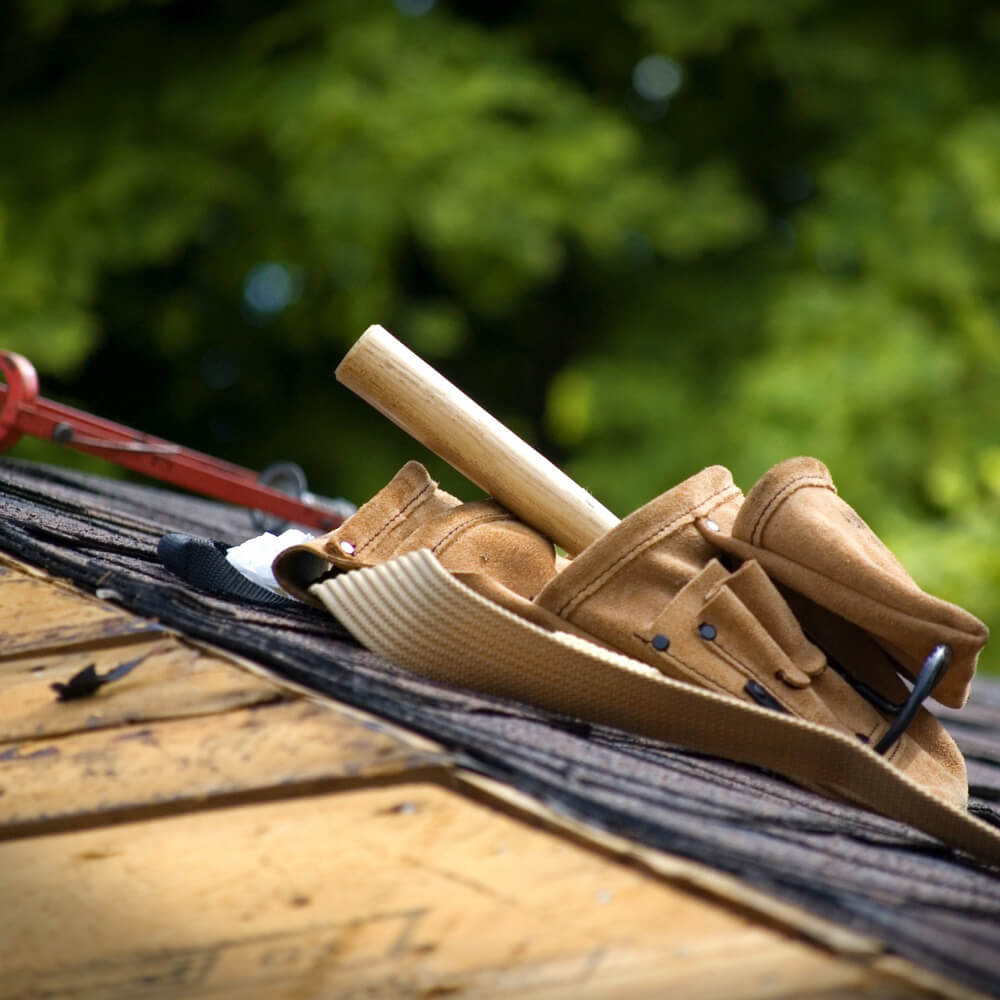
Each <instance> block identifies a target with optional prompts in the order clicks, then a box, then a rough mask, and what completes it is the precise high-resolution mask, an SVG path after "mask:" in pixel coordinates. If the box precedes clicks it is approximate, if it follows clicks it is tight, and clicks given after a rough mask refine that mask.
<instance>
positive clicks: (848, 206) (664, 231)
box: [0, 0, 1000, 664]
mask: <svg viewBox="0 0 1000 1000" xmlns="http://www.w3.org/2000/svg"><path fill="white" fill-rule="evenodd" d="M0 28H2V31H0V81H2V88H0V140H2V141H0V346H3V347H6V348H8V349H13V350H17V351H21V352H23V353H25V354H27V355H28V356H29V357H30V358H32V359H33V361H34V362H35V364H36V365H37V367H38V368H39V370H40V372H41V374H42V377H43V387H44V391H45V394H46V395H48V396H51V397H55V398H59V399H62V400H65V401H69V402H73V403H75V404H77V405H81V406H84V407H87V408H89V409H92V410H94V411H96V412H98V413H101V414H102V415H105V416H108V417H112V418H115V419H119V420H123V421H125V422H128V423H130V424H132V425H134V426H139V427H141V428H142V429H144V430H147V431H150V432H152V433H156V434H159V435H162V436H167V437H172V438H175V439H178V440H180V441H182V442H183V443H185V444H188V445H190V446H193V447H198V448H201V449H203V450H206V451H210V452H213V453H216V454H220V455H223V456H225V457H227V458H229V459H231V460H234V461H238V462H241V463H243V464H248V465H251V466H254V467H261V466H263V465H264V464H266V463H268V462H270V461H272V460H275V459H278V458H294V459H296V460H297V461H298V462H300V464H302V465H303V466H304V467H305V468H306V470H307V472H308V473H309V475H310V478H311V481H312V483H313V485H314V487H315V488H316V489H317V490H318V491H319V492H323V493H328V494H344V495H347V496H349V497H351V498H354V499H358V500H361V499H365V498H366V497H367V496H368V495H370V494H371V493H372V492H373V491H374V490H375V489H377V488H378V487H379V486H381V485H382V484H383V483H384V482H385V480H386V479H387V478H388V477H389V476H391V475H392V473H393V472H394V471H395V470H396V468H397V467H398V466H399V465H400V464H401V463H402V461H404V460H405V459H406V458H408V457H414V456H417V457H423V458H425V459H426V455H425V454H424V453H423V452H422V451H421V449H419V448H417V447H415V446H414V445H413V444H412V443H411V442H410V441H409V440H408V439H406V438H405V437H404V435H402V433H401V432H398V431H396V430H395V429H394V428H391V427H390V426H389V425H387V423H386V422H385V421H384V420H382V418H380V417H378V416H377V415H375V414H374V413H371V412H367V411H366V408H365V407H364V405H363V404H361V403H360V402H358V401H357V400H355V399H353V397H351V396H350V395H349V394H348V393H347V392H346V390H343V389H341V388H339V387H338V386H337V385H336V383H335V382H334V381H333V378H332V371H333V368H334V367H335V365H336V363H337V361H338V360H339V358H340V357H341V356H342V354H343V353H344V351H345V350H346V348H347V347H348V346H349V345H350V343H351V342H353V340H354V339H355V338H356V337H357V336H358V335H359V334H360V333H361V332H362V331H363V330H364V329H365V327H366V326H367V325H368V324H369V323H372V322H380V323H382V324H384V325H385V326H387V327H389V328H390V329H391V330H393V331H394V332H395V333H396V334H397V335H398V336H399V337H400V338H401V339H403V340H404V341H406V342H408V343H409V344H410V345H411V346H413V347H414V348H415V349H416V350H418V351H419V352H420V353H422V354H423V355H424V356H426V357H427V358H428V359H429V360H431V362H432V363H434V364H435V365H436V366H437V367H439V368H441V369H442V370H443V371H444V372H445V373H446V374H447V375H448V376H449V377H450V378H452V379H453V380H454V381H455V382H457V383H458V384H459V385H461V386H462V387H463V388H465V389H466V391H468V392H469V393H470V394H471V395H472V396H473V397H474V398H476V399H478V400H479V401H480V402H482V403H483V404H484V405H486V406H487V407H488V408H490V409H491V410H492V411H493V412H494V413H496V414H497V415H498V416H499V417H500V418H501V419H503V420H504V421H505V422H507V423H508V424H509V425H511V426H512V427H514V428H515V429H516V430H517V431H518V432H519V433H521V434H522V435H523V436H525V437H527V438H528V439H529V440H531V441H532V442H534V443H535V444H536V445H537V446H539V447H540V448H542V450H544V451H545V452H546V453H547V454H549V455H550V456H551V457H553V458H554V459H555V460H556V461H558V462H560V463H561V464H562V465H563V466H564V467H565V468H566V469H567V470H568V471H569V472H570V473H571V474H572V475H573V476H575V477H576V478H577V479H578V480H579V481H581V482H582V483H583V484H585V485H586V486H587V487H588V488H589V489H591V490H592V491H593V492H594V493H595V494H596V495H597V496H598V497H599V498H601V499H602V500H603V501H604V502H605V503H606V504H607V505H608V506H610V507H611V508H612V509H614V510H616V511H617V512H618V513H620V514H624V513H627V512H628V511H629V510H631V509H633V508H634V507H636V506H638V505H639V504H641V503H643V502H645V501H646V500H648V499H650V498H651V497H652V496H654V495H655V494H657V493H659V492H661V491H662V490H664V489H666V488H667V487H669V486H671V485H673V484H674V483H676V482H677V481H678V480H680V479H681V478H683V477H685V476H687V475H689V474H691V473H693V472H695V471H697V469H699V468H701V467H702V466H704V465H707V464H711V463H714V462H721V463H723V464H726V465H728V466H730V467H731V468H732V469H733V471H734V474H735V475H736V477H737V481H738V482H740V483H741V485H743V487H744V488H745V489H746V488H749V487H750V486H751V485H752V484H753V482H754V481H755V479H756V478H757V477H758V476H759V475H760V474H761V473H762V472H764V471H765V470H766V469H767V468H768V467H769V466H770V465H771V464H773V463H774V462H776V461H779V460H781V459H783V458H786V457H789V456H791V455H796V454H813V455H816V456H818V457H820V458H821V459H823V460H824V461H825V462H826V463H827V464H828V465H829V466H830V468H831V470H832V471H833V474H834V477H835V479H836V480H837V482H838V484H839V487H840V491H841V494H842V495H843V496H844V497H845V498H846V499H847V500H848V501H849V502H851V503H852V504H854V505H855V507H857V508H858V510H859V511H860V512H861V513H862V514H863V515H864V516H865V517H866V518H867V519H868V520H869V521H870V522H871V523H872V524H873V526H874V527H875V528H876V530H878V531H879V532H880V533H881V534H882V536H883V537H884V538H885V539H886V541H887V542H888V543H889V545H890V546H891V547H892V548H894V549H895V551H896V552H897V553H898V554H899V555H900V557H901V558H902V559H903V561H904V563H906V564H907V566H908V567H909V568H910V569H911V571H912V572H913V574H914V575H915V577H916V578H917V579H918V581H919V582H920V583H921V584H922V585H924V586H925V587H926V588H928V589H930V590H932V591H934V592H936V593H939V594H941V595H942V596H945V597H948V598H950V599H952V600H956V601H959V602H961V603H963V604H965V605H967V606H968V607H969V608H970V609H971V610H973V611H975V612H976V613H977V614H979V615H980V616H982V617H984V618H985V619H986V620H987V621H988V622H990V621H992V622H994V623H995V622H997V621H998V620H1000V545H998V542H1000V524H998V513H1000V434H998V428H1000V421H998V416H1000V412H998V411H1000V391H998V389H1000V382H998V374H1000V58H998V54H1000V53H998V49H1000V12H998V11H997V10H996V8H995V7H994V6H993V5H991V4H989V3H987V2H977V0H967V2H962V0H958V2H951V0H925V2H923V3H921V4H913V3H912V2H909V0H906V2H904V0H885V2H884V3H881V4H878V5H872V4H868V3H860V2H857V0H838V2H834V0H771V2H768V3H753V2H750V0H702V2H700V3H697V4H692V3H686V2H682V0H609V2H607V3H601V4H580V3H575V2H574V3H570V2H566V0H548V2H535V3H531V2H516V0H515V2H511V3H473V2H461V0H453V2H445V0H438V2H437V3H434V2H433V0H397V2H396V3H395V4H393V3H391V2H389V0H384V2H383V0H370V2H365V0H353V2H352V0H288V2H285V3H281V4H278V3H263V2H255V0H244V2H236V0H204V2H194V0H175V2H171V0H153V2H141V0H17V2H12V3H9V4H7V5H5V6H4V8H3V12H2V13H0ZM650 56H652V57H654V58H653V60H652V61H650V60H649V59H648V58H647V57H650ZM643 60H646V61H645V62H643ZM637 67H638V68H637ZM643 94H645V96H643ZM262 296H263V297H262ZM18 453H19V454H22V455H29V456H35V457H42V458H45V459H47V460H50V461H62V462H66V461H73V459H72V455H71V453H69V452H65V451H61V450H58V449H57V448H56V447H55V446H52V445H41V444H38V443H28V442H26V443H23V444H22V445H19V446H18ZM429 464H431V466H432V468H433V469H434V471H435V473H436V474H437V475H439V476H440V477H441V478H442V479H443V480H444V482H445V483H446V484H447V485H448V486H449V488H451V489H454V490H456V491H457V492H460V493H462V492H464V494H465V495H471V494H472V493H473V492H474V491H472V490H471V489H470V488H469V487H468V486H463V485H462V484H461V483H460V481H459V480H458V479H457V477H455V476H453V475H452V474H451V473H450V472H449V470H447V469H445V468H443V467H442V465H441V463H439V462H434V461H430V462H429ZM993 662H994V664H997V663H998V662H1000V660H998V658H997V657H994V660H993Z"/></svg>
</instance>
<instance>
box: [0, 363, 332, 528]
mask: <svg viewBox="0 0 1000 1000" xmlns="http://www.w3.org/2000/svg"><path fill="white" fill-rule="evenodd" d="M0 374H2V375H3V377H4V378H5V379H6V382H7V385H6V386H2V385H0V451H6V450H7V449H8V448H11V447H13V445H14V444H16V443H17V441H18V439H19V438H20V437H21V436H22V435H23V434H30V435H31V436H33V437H39V438H44V439H45V440H48V441H56V442H58V443H59V444H64V445H67V446H69V447H70V448H74V449H76V450H77V451H83V452H87V453H88V454H90V455H97V456H99V457H100V458H104V459H107V460H108V461H110V462H114V463H115V464H116V465H123V466H125V467H126V468H129V469H134V470H135V471H136V472H141V473H143V474H144V475H147V476H152V477H153V478H154V479H160V480H163V481H165V482H168V483H172V484H173V485H175V486H180V487H183V488H184V489H187V490H191V491H192V492H194V493H200V494H202V495H204V496H209V497H213V498H214V499H216V500H224V501H226V502H228V503H234V504H239V505H240V506H243V507H249V508H251V509H252V510H258V511H263V512H264V513H267V514H273V515H275V516H276V517H279V518H281V519H282V520H285V521H291V522H294V523H295V524H301V525H305V526H307V527H310V528H318V529H320V530H321V531H330V530H332V529H333V528H336V527H337V526H338V525H339V524H342V523H343V521H344V517H345V514H346V510H345V509H343V508H341V509H338V502H337V501H330V502H328V503H322V502H319V501H318V500H316V499H315V498H312V497H311V495H310V494H307V493H302V495H301V496H298V497H296V496H290V495H289V494H288V493H284V492H282V491H281V490H278V489H275V488H273V487H271V486H268V485H267V484H266V483H265V482H262V481H261V479H260V477H259V476H258V475H257V473H255V472H251V471H250V470H249V469H244V468H242V467H241V466H239V465H232V464H231V463H229V462H223V461H221V460H220V459H217V458H212V456H210V455H204V454H202V453H200V452H197V451H192V450H190V449H188V448H182V447H181V446H180V445H176V444H171V443H170V442H169V441H164V440H163V439H161V438H157V437H152V436H151V435H149V434H143V433H141V432H139V431H134V430H132V429H131V428H129V427H124V426H122V425H121V424H115V423H112V422H111V421H110V420H102V419H101V418H100V417H94V416H91V415H90V414H89V413H84V412H83V411H82V410H76V409H73V408H72V407H70V406H62V405H61V404H59V403H53V402H50V401H49V400H47V399H42V398H40V397H39V395H38V374H37V372H36V371H35V369H34V366H33V365H32V364H31V362H30V361H28V359H27V358H25V357H22V356H21V355H20V354H14V353H13V352H12V351H0Z"/></svg>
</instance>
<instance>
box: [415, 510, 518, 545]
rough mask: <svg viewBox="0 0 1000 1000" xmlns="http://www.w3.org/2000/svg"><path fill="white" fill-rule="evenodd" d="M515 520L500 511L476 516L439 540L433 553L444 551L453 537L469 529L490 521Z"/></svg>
mask: <svg viewBox="0 0 1000 1000" xmlns="http://www.w3.org/2000/svg"><path fill="white" fill-rule="evenodd" d="M513 520H514V519H513V518H512V517H511V516H510V514H507V513H502V512H499V511H485V512H484V513H482V514H475V515H473V516H472V517H470V518H468V519H467V520H465V521H462V522H461V523H460V524H456V525H455V527H454V528H452V529H451V531H449V532H448V533H447V534H445V535H443V536H442V537H441V538H439V539H438V540H437V541H436V542H435V543H434V545H433V546H432V548H431V552H433V553H435V554H437V553H438V552H440V551H442V550H443V549H444V548H445V547H446V546H447V545H448V543H449V542H450V541H452V540H453V537H454V536H455V535H457V534H459V533H460V532H463V531H467V530H468V529H469V528H474V527H476V526H477V525H480V524H487V523H489V522H490V521H513Z"/></svg>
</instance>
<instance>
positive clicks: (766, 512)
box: [750, 475, 836, 545]
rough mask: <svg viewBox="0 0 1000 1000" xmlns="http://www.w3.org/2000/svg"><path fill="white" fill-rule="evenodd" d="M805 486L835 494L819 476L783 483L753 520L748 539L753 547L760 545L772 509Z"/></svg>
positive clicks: (801, 477)
mask: <svg viewBox="0 0 1000 1000" xmlns="http://www.w3.org/2000/svg"><path fill="white" fill-rule="evenodd" d="M807 486H823V487H825V488H826V489H829V490H830V491H831V492H834V493H835V492H836V491H835V490H834V489H833V485H832V483H830V481H829V480H828V479H823V478H822V477H820V476H814V475H809V476H798V477H796V478H795V479H792V480H790V481H789V482H787V483H785V485H784V486H782V487H781V489H780V490H778V492H777V493H775V494H774V496H773V497H771V499H770V500H768V502H767V503H766V504H765V505H764V507H763V509H762V510H761V511H760V513H759V514H758V515H757V516H756V517H755V518H754V521H753V527H752V529H751V531H750V537H751V539H753V542H754V544H755V545H760V544H762V539H761V535H763V533H764V529H765V528H766V527H767V525H766V523H764V522H766V521H767V520H768V519H770V518H771V517H772V516H773V514H774V513H775V510H774V509H773V508H777V507H779V506H780V505H781V504H782V503H784V502H785V501H786V500H787V499H788V498H789V497H790V496H791V495H792V494H793V493H796V492H798V491H799V490H800V489H804V488H805V487H807Z"/></svg>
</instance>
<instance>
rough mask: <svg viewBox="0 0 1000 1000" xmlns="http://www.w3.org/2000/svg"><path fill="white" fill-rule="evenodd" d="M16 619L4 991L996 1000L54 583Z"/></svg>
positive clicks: (3, 603)
mask: <svg viewBox="0 0 1000 1000" xmlns="http://www.w3.org/2000/svg"><path fill="white" fill-rule="evenodd" d="M0 608H2V609H3V612H2V614H3V615H4V617H3V629H4V631H3V632H2V635H3V638H4V640H9V641H8V642H7V645H6V646H0V649H3V652H2V654H0V899H2V900H3V901H4V905H3V907H2V908H0V940H2V941H3V942H4V946H3V949H2V951H0V1000H41V998H47V1000H53V998H74V1000H124V998H129V1000H131V998H161V1000H181V998H183V1000H200V998H229V997H232V998H236V1000H285V998H287V1000H292V998H313V997H315V998H324V1000H327V998H328V1000H347V998H361V997H365V998H376V997H386V998H387V997H414V998H416V997H422V998H432V997H434V998H437V997H478V996H496V997H517V998H539V1000H542V998H577V997H580V998H604V997H611V998H616V997H622V998H626V1000H627V998H645V997H650V998H651V997H662V996H666V995H673V996H683V997H686V996H699V997H705V998H720V1000H721V998H740V997H743V998H757V997H761V998H764V997H801V996H824V997H883V998H902V997H921V996H923V997H930V996H940V995H949V996H971V995H972V994H971V993H969V992H968V991H963V990H962V989H960V988H958V987H955V986H954V984H950V983H947V982H943V981H940V980H937V979H935V978H934V977H932V976H928V975H927V974H925V973H923V972H920V971H919V970H916V969H915V968H914V967H912V966H910V965H908V964H906V963H895V964H893V962H892V961H891V960H887V959H886V958H885V957H884V956H882V955H880V954H879V953H878V950H877V949H874V950H873V949H871V948H868V949H866V948H864V947H860V948H856V949H854V950H852V949H851V948H849V947H845V949H844V950H843V951H841V952H840V953H838V952H837V951H836V950H835V949H833V948H825V947H820V946H818V945H817V944H815V943H812V942H809V941H806V940H803V939H802V938H801V937H800V936H799V935H797V934H796V933H795V932H794V930H791V929H789V927H788V926H785V927H781V926H777V925H776V924H775V923H774V922H773V920H771V919H769V918H768V917H767V916H766V915H762V914H761V913H760V912H754V911H753V910H752V909H748V908H746V907H741V906H737V905H733V903H732V902H728V903H727V902H726V901H724V900H720V899H717V898H713V897H712V896H710V895H708V894H706V893H705V892H703V891H699V890H697V889H693V888H691V887H690V885H685V884H684V880H683V879H679V878H678V879H671V878H665V877H657V876H656V875H655V874H654V873H655V870H656V868H655V865H649V864H646V865H644V864H642V863H641V859H640V858H639V857H638V856H637V857H636V858H634V859H632V863H631V864H625V863H622V862H621V861H620V860H617V859H616V857H615V856H613V854H612V852H611V851H610V850H609V849H608V842H607V841H606V840H605V841H603V842H602V840H601V838H600V837H597V836H595V838H594V840H593V843H590V842H588V838H587V831H586V829H585V828H582V827H581V826H579V825H578V826H577V827H575V828H574V830H573V835H572V837H570V836H567V835H563V834H560V832H559V830H558V828H557V820H556V818H555V817H552V818H551V820H552V821H551V822H548V820H547V817H546V815H545V810H544V807H543V806H541V805H540V804H535V805H534V807H533V810H534V811H533V813H532V812H531V811H529V810H519V809H518V808H517V807H516V805H515V804H514V802H513V799H509V798H507V797H505V796H503V795H497V796H493V797H491V796H490V795H489V793H488V783H487V784H484V783H483V782H476V781H475V780H469V781H466V780H464V779H463V777H462V775H463V772H462V769H461V768H460V767H459V766H457V764H456V762H455V761H453V760H452V759H451V758H450V756H449V755H448V753H447V752H446V751H444V750H443V749H441V748H439V747H435V746H434V745H433V744H430V743H429V742H428V741H427V740H425V739H418V738H410V737H408V736H407V734H406V733H405V732H402V731H400V730H398V729H396V728H395V727H392V726H388V725H385V724H383V723H381V722H380V721H379V720H377V719H374V718H372V717H369V716H365V715H364V714H363V713H360V712H358V711H356V710H348V709H345V708H342V707H340V706H338V705H337V704H336V703H333V702H329V701H325V700H317V699H315V698H310V697H306V696H304V695H303V694H302V693H301V692H300V691H297V690H293V689H291V688H289V687H288V686H287V685H284V684H279V683H277V682H276V681H274V680H272V679H270V678H269V677H268V676H266V674H265V673H264V672H263V671H260V670H247V669H243V668H242V667H241V666H239V665H238V663H237V662H234V661H233V659H232V658H230V657H228V655H226V654H222V653H218V654H217V653H215V652H213V651H210V650H206V649H205V648H204V647H201V646H197V645H194V644H191V643H189V642H188V641H186V640H185V639H184V638H183V637H182V636H179V635H176V634H174V633H172V632H169V631H166V630H161V629H157V628H155V627H154V626H155V623H150V622H147V621H144V620H142V619H139V618H135V617H134V616H131V615H129V614H127V613H126V612H123V611H121V610H119V609H117V608H115V607H113V606H111V605H109V604H107V603H106V602H100V601H97V600H95V599H94V598H91V597H89V596H86V595H84V594H81V593H78V592H76V591H74V590H73V589H72V588H70V587H68V586H66V585H63V584H60V583H57V582H56V581H51V580H45V579H44V578H42V577H40V576H39V574H37V573H29V572H21V571H19V570H18V569H16V568H14V567H7V568H6V569H5V571H4V572H2V573H0ZM151 628H152V631H150V629H151ZM144 629H145V631H144ZM146 654H148V655H146ZM141 655H146V659H145V660H143V662H142V663H140V664H139V665H138V666H137V667H136V668H135V669H134V670H133V671H132V672H131V673H129V674H128V675H127V676H126V677H123V678H122V679H121V680H118V681H115V682H113V683H111V684H108V685H107V686H106V687H104V688H101V689H100V690H99V691H98V692H97V693H96V694H95V695H93V696H92V697H90V698H85V699H81V700H78V701H71V702H66V703H63V702H59V701H57V700H56V697H55V692H54V691H53V690H52V688H51V684H52V683H53V681H61V682H63V683H65V682H66V681H68V680H69V678H70V677H71V676H72V675H73V674H74V673H76V672H77V671H79V670H80V669H82V668H83V667H85V666H87V665H89V664H91V663H93V664H96V665H97V668H98V670H99V672H100V673H104V672H105V671H107V670H108V669H111V668H113V667H114V666H115V665H117V664H118V663H121V662H123V661H125V660H128V659H132V658H135V657H137V656H141ZM650 853H652V852H650V851H648V850H647V851H646V852H645V854H646V855H647V856H648V855H649V854H650ZM663 857H664V859H665V861H666V860H669V859H668V856H666V855H664V856H663ZM647 860H648V857H647ZM679 864H681V865H683V864H686V863H683V862H679ZM664 870H669V865H666V867H665V869H664ZM748 898H750V897H748ZM790 919H792V920H794V918H790ZM844 938H845V941H846V940H848V939H849V938H850V935H849V934H848V933H847V932H845V934H844ZM831 940H834V939H833V938H832V939H831Z"/></svg>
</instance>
